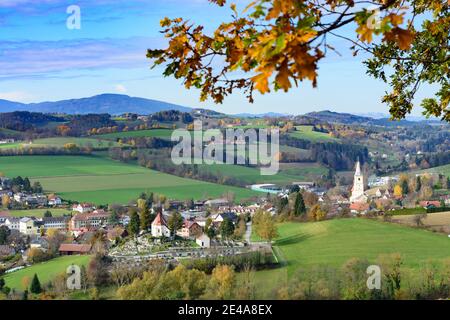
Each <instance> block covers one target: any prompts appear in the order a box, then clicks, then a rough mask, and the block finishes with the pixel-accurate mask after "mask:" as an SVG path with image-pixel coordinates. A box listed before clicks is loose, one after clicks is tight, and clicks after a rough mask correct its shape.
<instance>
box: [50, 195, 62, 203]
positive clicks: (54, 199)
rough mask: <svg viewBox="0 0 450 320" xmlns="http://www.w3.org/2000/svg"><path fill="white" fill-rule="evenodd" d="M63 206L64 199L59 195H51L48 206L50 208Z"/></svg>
mask: <svg viewBox="0 0 450 320" xmlns="http://www.w3.org/2000/svg"><path fill="white" fill-rule="evenodd" d="M61 204H62V199H61V198H60V197H58V196H57V195H54V194H52V195H49V196H48V205H49V206H60V205H61Z"/></svg>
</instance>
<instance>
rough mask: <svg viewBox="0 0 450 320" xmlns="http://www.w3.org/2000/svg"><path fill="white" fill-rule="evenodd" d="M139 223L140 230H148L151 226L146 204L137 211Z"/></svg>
mask: <svg viewBox="0 0 450 320" xmlns="http://www.w3.org/2000/svg"><path fill="white" fill-rule="evenodd" d="M139 219H140V225H141V229H142V230H148V229H149V228H151V226H152V214H151V212H150V210H149V208H148V207H147V206H145V208H143V210H141V212H140V213H139Z"/></svg>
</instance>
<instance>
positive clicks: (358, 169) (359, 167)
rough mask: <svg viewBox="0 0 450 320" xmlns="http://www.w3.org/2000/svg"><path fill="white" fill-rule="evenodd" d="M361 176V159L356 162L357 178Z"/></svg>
mask: <svg viewBox="0 0 450 320" xmlns="http://www.w3.org/2000/svg"><path fill="white" fill-rule="evenodd" d="M360 175H361V165H360V163H359V159H358V161H357V162H356V171H355V176H360Z"/></svg>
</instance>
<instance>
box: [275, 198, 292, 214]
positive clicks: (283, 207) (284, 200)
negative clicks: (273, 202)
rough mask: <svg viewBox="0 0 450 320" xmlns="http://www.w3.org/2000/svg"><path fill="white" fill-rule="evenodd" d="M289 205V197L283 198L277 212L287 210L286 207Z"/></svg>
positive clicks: (279, 202)
mask: <svg viewBox="0 0 450 320" xmlns="http://www.w3.org/2000/svg"><path fill="white" fill-rule="evenodd" d="M288 204H289V200H288V198H287V197H282V198H281V199H280V200H279V201H278V208H277V211H278V212H279V213H280V212H283V210H284V209H285V208H286V206H287V205H288Z"/></svg>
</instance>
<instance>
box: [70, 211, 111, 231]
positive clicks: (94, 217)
mask: <svg viewBox="0 0 450 320" xmlns="http://www.w3.org/2000/svg"><path fill="white" fill-rule="evenodd" d="M108 218H109V213H107V212H105V211H103V210H96V211H94V212H89V213H77V214H76V215H75V216H73V217H72V219H71V220H70V223H69V230H71V231H79V230H80V229H82V228H87V229H90V228H91V229H92V228H94V229H98V228H100V227H102V226H103V225H105V224H107V222H108Z"/></svg>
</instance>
